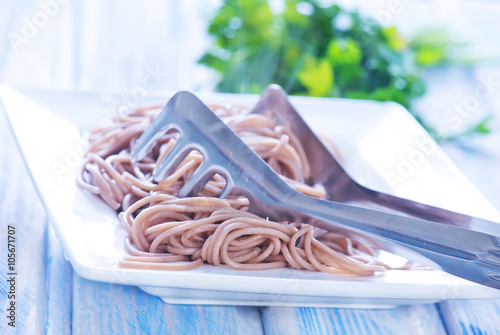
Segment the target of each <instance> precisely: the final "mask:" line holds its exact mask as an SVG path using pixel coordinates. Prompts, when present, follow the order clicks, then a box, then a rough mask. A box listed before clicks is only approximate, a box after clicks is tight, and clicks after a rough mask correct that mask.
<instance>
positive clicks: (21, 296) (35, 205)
mask: <svg viewBox="0 0 500 335" xmlns="http://www.w3.org/2000/svg"><path fill="white" fill-rule="evenodd" d="M0 118H1V120H0V124H1V126H0V134H1V135H0V138H1V142H0V143H2V145H1V149H0V150H1V151H0V158H1V164H0V185H1V187H0V190H1V191H0V192H1V193H0V239H1V244H0V245H1V249H0V250H1V251H0V252H1V253H2V260H3V263H2V274H1V276H2V277H1V279H0V282H1V284H0V285H1V289H0V290H1V291H2V296H1V299H2V302H1V304H0V307H1V308H2V311H1V313H2V320H1V321H0V322H1V325H2V329H3V330H5V331H11V330H12V329H11V328H10V327H9V326H8V325H6V322H7V320H8V319H7V318H6V308H5V306H6V304H7V303H8V300H7V296H6V295H4V294H3V291H4V290H5V289H6V279H5V276H6V273H7V272H6V258H5V253H6V234H7V226H8V225H11V226H15V227H16V228H15V230H16V234H15V238H16V273H17V276H16V299H15V301H16V308H17V311H16V331H17V333H18V334H42V333H44V329H45V312H46V305H45V296H46V291H45V258H46V248H45V238H46V228H47V225H46V220H45V214H44V211H43V208H42V206H41V204H40V201H39V199H38V197H37V195H36V193H35V190H34V187H33V184H32V182H31V180H30V177H29V175H28V173H27V171H26V168H25V166H24V163H23V160H22V158H21V156H20V153H19V150H18V148H17V146H16V144H15V141H14V138H13V136H12V134H11V131H10V128H8V127H7V121H6V118H5V115H4V114H3V113H2V114H1V116H0Z"/></svg>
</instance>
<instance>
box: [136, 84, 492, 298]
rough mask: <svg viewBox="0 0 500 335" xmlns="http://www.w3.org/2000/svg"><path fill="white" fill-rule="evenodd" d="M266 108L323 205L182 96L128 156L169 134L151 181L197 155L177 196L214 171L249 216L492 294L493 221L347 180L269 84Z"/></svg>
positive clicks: (139, 154)
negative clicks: (333, 235) (291, 136)
mask: <svg viewBox="0 0 500 335" xmlns="http://www.w3.org/2000/svg"><path fill="white" fill-rule="evenodd" d="M269 109H271V110H273V111H274V112H275V114H276V115H277V117H278V118H281V119H282V121H284V123H286V124H289V125H291V126H292V127H293V128H294V130H295V131H296V132H297V133H299V134H300V138H301V139H302V140H303V141H304V142H303V144H304V146H306V147H307V152H308V156H309V159H310V160H311V162H312V164H311V165H312V166H313V167H315V170H314V171H313V176H314V177H313V179H314V182H320V183H322V184H323V185H324V186H325V188H326V189H327V192H328V195H329V198H330V199H329V200H320V199H315V198H312V197H309V196H306V195H304V194H302V193H299V192H297V191H295V190H294V189H293V188H291V187H290V186H289V185H288V184H287V183H286V182H285V181H283V179H281V177H280V176H279V175H278V174H277V173H276V172H274V171H273V170H272V169H271V168H270V167H269V166H268V165H267V164H266V163H265V162H264V160H262V159H261V158H260V157H259V156H258V155H257V154H255V152H254V151H253V150H252V149H250V148H249V147H248V146H247V145H246V144H245V143H244V142H243V141H242V140H241V139H240V138H239V137H238V136H237V135H236V134H235V133H234V132H233V131H232V130H231V129H230V128H229V127H227V126H226V125H225V124H224V122H222V121H221V120H220V119H219V118H218V117H217V116H216V115H215V114H214V113H213V112H212V111H211V110H210V109H209V108H208V107H207V106H206V105H205V104H204V103H203V102H202V101H200V100H199V99H198V98H197V97H196V96H195V95H193V94H192V93H189V92H185V91H181V92H178V93H177V94H175V95H174V96H173V97H172V98H171V99H170V101H169V102H168V103H167V105H166V106H165V107H164V109H163V110H162V112H161V113H160V114H159V115H158V116H157V117H156V118H155V119H154V120H153V123H152V124H151V125H150V126H149V128H148V129H146V131H145V132H144V133H143V134H142V136H141V137H140V138H139V139H138V141H137V143H136V145H135V147H134V149H133V151H132V158H133V159H134V160H140V159H142V158H143V157H144V156H145V155H146V154H147V153H148V152H149V151H150V150H151V148H152V147H153V146H154V144H155V143H156V142H157V141H158V139H159V138H160V137H161V136H162V135H163V134H164V133H165V132H167V131H168V130H170V129H172V128H174V129H177V130H178V131H179V132H180V138H179V141H178V143H177V144H176V145H175V146H174V148H173V149H172V150H171V151H170V152H169V153H168V155H167V156H166V158H165V159H164V160H163V161H162V162H161V163H160V165H159V167H158V168H157V170H156V172H155V175H154V178H155V180H156V181H160V180H162V179H163V178H164V177H165V176H167V175H169V174H171V173H172V172H173V171H175V169H176V167H177V166H178V165H179V164H180V162H181V161H182V160H183V159H184V158H185V157H186V155H187V154H188V153H189V152H190V151H191V150H198V151H199V152H201V154H202V155H203V162H202V164H201V165H200V166H199V167H198V169H197V170H196V171H195V172H194V174H193V175H192V176H191V178H190V179H189V180H188V182H186V183H185V185H184V186H183V188H182V189H181V191H180V194H179V196H181V197H183V196H193V195H196V194H198V193H199V192H200V190H201V189H202V188H203V186H204V185H205V184H206V183H207V182H208V181H209V180H210V179H211V177H212V176H213V175H214V174H216V173H217V174H220V175H222V176H224V177H225V179H226V187H225V188H224V190H223V191H222V193H221V195H220V196H221V197H227V196H228V195H229V194H242V195H244V196H246V197H247V198H248V199H249V200H250V204H251V205H250V211H252V212H254V213H256V214H259V215H261V216H264V217H270V218H273V219H275V220H298V221H299V222H307V223H309V224H312V225H315V226H317V227H319V228H322V229H325V230H328V231H332V232H340V233H344V234H346V233H348V235H349V237H351V238H354V239H359V240H362V241H363V242H366V241H367V240H366V239H367V238H368V239H369V241H370V243H371V244H372V245H373V246H375V247H377V248H380V249H383V250H387V251H389V252H392V253H395V254H398V255H401V256H403V257H406V258H409V259H412V260H415V261H417V262H420V263H423V264H427V265H430V266H432V267H434V268H437V269H441V270H443V271H445V272H448V273H451V274H454V275H456V276H459V277H462V278H465V279H468V280H471V281H474V282H476V283H479V284H483V285H486V286H490V287H494V288H497V289H500V240H499V236H500V228H499V227H500V224H498V223H496V222H492V221H488V220H484V219H480V218H475V217H470V216H467V215H463V214H459V213H454V212H450V211H446V210H442V209H438V208H435V207H432V206H427V205H423V204H419V203H415V202H412V201H409V200H405V199H401V198H397V197H394V196H391V195H388V194H383V193H380V192H376V191H373V190H370V189H367V188H365V187H363V186H361V185H359V184H358V183H356V182H355V181H354V180H352V178H350V176H349V175H348V174H347V173H346V172H345V170H344V169H343V168H342V166H341V164H339V163H338V162H337V161H336V160H335V158H334V157H333V156H332V155H331V154H330V152H329V151H328V150H327V149H326V148H325V147H324V146H323V144H322V143H321V141H319V140H318V139H317V137H316V136H315V135H314V133H313V132H312V131H311V130H310V129H309V128H308V127H307V125H306V124H305V123H304V121H303V120H302V119H301V118H300V116H299V115H298V114H297V113H296V111H295V110H294V109H293V107H292V106H291V105H290V103H289V102H288V99H287V98H286V95H285V94H284V93H283V92H282V90H281V89H280V88H277V87H275V86H273V87H270V88H268V90H266V91H265V92H264V93H263V95H262V98H261V100H260V102H259V103H258V104H257V106H256V107H255V112H260V113H263V112H266V110H269ZM354 204H355V205H354ZM367 207H376V208H377V210H375V209H373V208H367ZM381 209H383V210H381ZM409 215H412V216H409Z"/></svg>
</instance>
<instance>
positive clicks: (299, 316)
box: [262, 305, 446, 335]
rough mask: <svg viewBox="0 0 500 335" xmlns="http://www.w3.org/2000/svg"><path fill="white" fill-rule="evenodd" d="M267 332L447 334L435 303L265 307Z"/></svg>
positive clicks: (263, 313)
mask: <svg viewBox="0 0 500 335" xmlns="http://www.w3.org/2000/svg"><path fill="white" fill-rule="evenodd" d="M262 323H263V324H264V328H265V330H266V334H367V335H369V334H395V335H400V334H401V335H402V334H405V335H406V334H412V335H427V334H436V335H438V334H446V330H445V328H444V326H443V324H442V322H441V318H440V314H439V311H438V310H437V309H436V307H435V305H417V306H404V307H397V308H391V309H349V308H284V307H272V308H264V309H263V312H262Z"/></svg>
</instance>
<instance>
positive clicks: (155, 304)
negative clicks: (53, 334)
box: [73, 274, 263, 335]
mask: <svg viewBox="0 0 500 335" xmlns="http://www.w3.org/2000/svg"><path fill="white" fill-rule="evenodd" d="M150 333H151V334H249V335H250V334H251V335H253V334H256V335H257V334H262V333H263V330H262V324H261V319H260V314H259V310H258V308H255V307H233V306H199V305H170V304H166V303H164V302H163V301H162V300H161V299H160V298H158V297H155V296H152V295H149V294H147V293H145V292H143V291H141V290H140V289H139V288H137V287H133V286H124V285H115V284H107V283H98V282H94V281H90V280H86V279H84V278H82V277H80V276H78V275H77V274H74V277H73V334H150Z"/></svg>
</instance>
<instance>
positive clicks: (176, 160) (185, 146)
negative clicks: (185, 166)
mask: <svg viewBox="0 0 500 335" xmlns="http://www.w3.org/2000/svg"><path fill="white" fill-rule="evenodd" d="M193 149H194V148H193V146H192V145H191V143H190V142H189V140H188V139H186V137H184V136H182V135H181V137H180V138H179V140H178V141H177V143H176V144H175V145H174V147H173V148H172V149H171V150H170V151H169V152H168V153H167V155H166V156H165V158H163V160H162V161H161V162H160V164H158V167H157V169H156V171H155V172H154V174H153V178H154V180H155V181H156V182H160V181H161V180H163V179H165V177H166V176H168V175H171V174H172V173H174V172H175V169H176V168H177V167H178V166H179V164H181V163H182V161H183V160H184V158H186V156H187V155H188V154H189V153H190V152H191V150H193Z"/></svg>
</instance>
